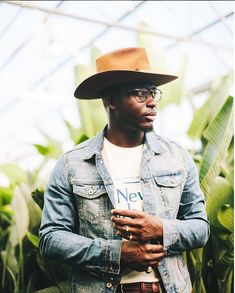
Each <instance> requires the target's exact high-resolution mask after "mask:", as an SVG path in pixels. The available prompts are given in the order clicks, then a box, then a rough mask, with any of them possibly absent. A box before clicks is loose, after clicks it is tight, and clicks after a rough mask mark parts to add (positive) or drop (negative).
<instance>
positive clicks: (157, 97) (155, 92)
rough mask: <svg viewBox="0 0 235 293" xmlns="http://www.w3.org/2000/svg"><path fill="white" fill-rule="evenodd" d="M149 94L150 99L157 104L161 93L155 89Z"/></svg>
mask: <svg viewBox="0 0 235 293" xmlns="http://www.w3.org/2000/svg"><path fill="white" fill-rule="evenodd" d="M151 93H152V97H153V98H154V100H155V101H156V102H159V101H160V100H161V97H162V92H161V91H160V90H159V89H157V88H154V89H151Z"/></svg>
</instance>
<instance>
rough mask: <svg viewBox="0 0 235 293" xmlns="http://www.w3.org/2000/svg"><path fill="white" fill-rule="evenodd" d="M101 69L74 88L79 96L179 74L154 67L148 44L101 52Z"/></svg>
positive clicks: (98, 64)
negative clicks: (164, 72)
mask: <svg viewBox="0 0 235 293" xmlns="http://www.w3.org/2000/svg"><path fill="white" fill-rule="evenodd" d="M96 69H97V73H96V74H94V75H92V76H90V77H88V78H87V79H85V80H84V81H83V82H81V83H80V84H79V85H78V87H77V88H76V90H75V92H74V96H75V97H76V98H78V99H85V100H91V99H98V98H100V96H99V93H100V92H101V91H103V90H104V89H106V88H109V87H112V86H117V85H120V84H125V83H133V82H149V83H153V84H155V85H156V86H160V85H163V84H165V83H168V82H170V81H173V80H174V79H176V78H177V76H174V75H166V74H159V73H155V72H152V71H151V67H150V63H149V60H148V56H147V54H146V51H145V49H144V48H122V49H118V50H115V51H112V52H109V53H107V54H104V55H102V56H100V57H99V58H98V59H97V60H96Z"/></svg>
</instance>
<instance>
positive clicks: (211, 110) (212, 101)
mask: <svg viewBox="0 0 235 293" xmlns="http://www.w3.org/2000/svg"><path fill="white" fill-rule="evenodd" d="M232 83H233V71H231V72H229V73H228V74H227V75H226V76H225V77H223V78H222V79H221V80H220V81H217V84H216V86H214V88H213V89H212V93H211V96H210V97H209V99H207V101H206V102H205V104H204V105H203V106H202V107H200V108H199V109H198V110H197V111H196V113H195V114H194V117H193V120H192V122H191V125H190V127H189V129H188V132H187V133H188V135H189V136H190V137H191V138H193V139H197V138H201V136H202V133H203V131H204V130H205V128H206V127H207V126H208V125H209V124H210V122H211V121H212V120H213V119H214V117H215V116H216V114H217V111H218V109H220V108H221V106H222V105H223V103H224V101H225V100H226V98H227V96H228V93H229V90H230V88H231V86H232Z"/></svg>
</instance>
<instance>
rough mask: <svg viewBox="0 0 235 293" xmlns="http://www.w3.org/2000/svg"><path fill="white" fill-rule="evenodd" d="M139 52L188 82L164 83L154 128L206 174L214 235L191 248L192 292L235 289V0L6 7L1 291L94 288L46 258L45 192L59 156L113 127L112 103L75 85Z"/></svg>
mask: <svg viewBox="0 0 235 293" xmlns="http://www.w3.org/2000/svg"><path fill="white" fill-rule="evenodd" d="M133 47H138V48H145V50H146V52H147V54H148V56H149V60H150V64H151V69H152V71H153V72H155V73H159V74H161V73H162V74H167V75H174V76H177V77H178V78H177V79H175V80H174V81H172V82H171V83H169V84H163V85H161V86H159V89H160V90H161V92H162V98H161V101H160V102H159V103H158V105H157V116H156V119H155V120H154V122H153V131H154V132H155V133H156V134H157V135H159V136H161V137H164V138H166V139H169V140H170V141H173V142H175V143H176V144H177V145H180V146H182V147H183V148H184V149H186V150H187V152H188V153H189V154H190V156H191V157H192V159H193V161H194V164H195V166H196V167H197V170H198V178H199V179H198V180H199V183H200V189H201V190H202V192H203V196H204V202H205V211H206V214H207V218H208V223H209V225H210V236H209V239H208V240H207V242H206V243H205V244H204V245H203V246H202V247H195V248H194V249H189V250H184V251H183V253H182V256H183V258H184V262H185V263H186V264H187V268H188V272H189V276H190V279H191V284H192V291H191V292H194V293H229V292H233V289H234V200H233V198H234V197H233V194H234V129H233V127H234V117H233V113H234V112H233V111H234V110H233V91H234V83H233V82H234V79H233V78H234V77H233V68H234V2H233V1H1V2H0V48H1V49H0V56H1V58H0V84H1V87H0V113H1V115H0V121H1V127H0V137H1V143H0V224H1V225H0V247H1V256H0V272H1V279H0V292H3V293H31V292H37V293H54V292H58V293H60V292H88V291H82V290H83V289H77V291H75V289H73V290H72V291H71V288H70V285H69V284H70V283H69V280H70V279H71V276H72V274H73V272H72V265H71V262H68V263H66V262H65V263H64V262H58V261H57V260H56V259H50V258H49V259H47V258H46V257H45V256H44V255H42V253H41V251H40V248H39V241H40V237H39V236H40V235H39V229H40V225H41V219H42V209H43V207H44V192H45V190H46V187H47V184H48V182H49V178H50V176H51V174H52V171H53V170H54V167H55V166H56V163H57V161H58V160H59V158H61V157H62V156H63V154H65V153H67V152H69V151H70V150H71V149H73V148H74V147H76V146H77V145H79V144H80V143H83V142H84V141H86V140H88V139H90V138H93V137H94V136H95V135H97V133H99V132H100V131H102V129H103V128H104V127H105V125H106V124H107V123H108V120H107V119H108V118H107V113H106V111H105V108H104V106H103V103H102V101H101V99H94V100H79V99H76V98H75V97H74V91H75V89H76V88H77V86H78V85H79V84H81V83H82V82H83V81H84V80H86V79H87V78H89V77H90V76H92V75H94V74H96V70H97V69H96V59H97V58H98V57H100V56H102V55H104V54H106V53H108V52H113V51H114V50H118V49H121V48H133ZM150 92H151V91H148V93H149V95H150ZM166 189H167V188H166ZM169 189H171V188H168V189H167V192H168V190H169ZM160 190H162V189H161V188H160ZM169 192H171V191H169ZM130 240H131V239H130ZM169 257H170V256H169ZM165 258H168V256H166V257H165ZM97 266H99V265H97ZM82 269H83V267H82V265H81V270H82ZM86 270H88V271H89V268H86V267H85V268H84V271H86ZM159 270H160V268H159ZM82 272H83V270H82ZM102 274H103V273H102ZM102 276H103V275H102ZM96 278H97V277H96ZM102 278H103V277H102ZM84 282H85V281H84ZM108 284H111V283H107V288H106V291H102V290H103V289H100V292H107V293H108V292H110V293H111V292H115V289H112V288H113V286H112V284H111V285H110V288H109V286H108ZM84 286H85V285H84ZM111 287H112V288H111ZM74 288H75V287H74ZM84 288H85V287H84ZM79 290H80V291H79ZM84 290H85V289H84ZM174 290H175V291H174ZM174 290H173V291H170V290H169V292H180V293H187V292H189V291H184V289H177V288H175V289H174ZM180 290H181V291H180ZM185 290H186V289H185ZM96 291H97V290H96ZM92 292H94V291H92V290H91V291H90V293H92ZM117 292H119V291H117ZM124 292H125V291H124ZM127 292H129V291H127ZM139 292H142V291H139ZM146 292H147V291H146ZM153 292H155V291H153ZM158 292H160V291H158ZM166 292H168V290H166ZM88 293H89V292H88ZM97 293H98V291H97Z"/></svg>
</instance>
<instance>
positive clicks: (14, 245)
mask: <svg viewBox="0 0 235 293" xmlns="http://www.w3.org/2000/svg"><path fill="white" fill-rule="evenodd" d="M142 25H144V24H142ZM137 42H138V45H140V46H141V44H145V47H148V49H149V54H150V55H151V59H152V60H153V64H152V65H153V69H154V70H156V71H158V70H159V71H163V69H165V71H167V70H166V68H167V64H166V62H165V60H164V58H163V52H159V54H156V52H155V51H152V48H153V45H151V41H150V39H148V37H146V36H145V37H144V36H143V35H141V34H139V35H138V40H137ZM146 44H147V46H146ZM158 48H159V46H158ZM96 56H97V51H96V50H95V49H94V50H92V62H91V64H90V65H89V66H85V67H84V66H78V67H77V69H76V70H77V72H79V76H81V78H85V77H86V76H87V75H89V74H90V73H91V71H92V66H93V64H94V58H95V57H96ZM156 56H157V57H156ZM152 57H153V58H152ZM159 61H161V62H159ZM186 64H187V61H186V60H184V62H182V68H179V75H180V76H181V78H179V79H178V80H177V81H175V82H174V83H172V86H171V87H170V86H169V87H168V86H165V88H164V92H166V98H165V100H164V103H163V104H162V106H161V107H165V106H167V105H169V104H170V103H176V104H179V103H180V102H181V101H182V98H183V96H184V93H185V88H184V77H185V71H186ZM81 72H83V76H82V75H81ZM231 81H232V73H229V74H228V75H227V76H225V77H224V78H223V79H222V80H221V81H217V82H216V83H215V84H214V85H213V87H212V90H211V95H210V97H209V98H208V99H207V100H206V102H205V103H204V105H202V107H200V108H199V109H198V110H196V112H195V115H194V118H193V120H192V123H191V125H190V127H189V130H188V135H189V136H190V137H191V138H192V139H199V140H200V141H201V149H200V150H199V151H197V152H192V154H193V157H194V160H195V162H196V163H197V166H198V168H199V173H200V183H201V188H202V189H203V191H204V193H205V198H206V210H207V214H208V218H209V221H210V227H211V237H210V239H209V241H208V243H207V244H206V246H205V247H204V248H203V249H197V250H193V251H191V252H190V253H187V261H188V264H189V270H190V275H191V277H192V280H193V290H194V292H196V293H203V292H208V293H210V292H211V293H212V292H213V293H220V292H222V293H227V292H231V290H232V284H233V256H234V255H233V238H234V234H233V217H234V206H233V174H234V168H233V146H234V142H233V98H232V97H227V95H228V89H229V87H230V85H231ZM167 97H168V98H167ZM83 102H84V103H83ZM88 105H89V106H88ZM78 108H79V112H80V116H81V127H80V128H76V127H74V126H73V125H71V124H70V122H69V121H67V120H64V123H65V125H66V127H67V129H68V133H69V135H70V140H71V141H73V143H74V144H78V143H80V142H82V141H84V140H86V139H88V138H89V137H91V136H93V135H94V134H96V133H97V132H98V131H99V130H100V129H101V128H102V127H103V125H104V124H105V121H106V120H105V112H104V110H103V105H102V103H101V101H98V102H97V101H79V102H78ZM43 135H44V137H45V141H46V142H45V144H44V145H42V144H35V145H34V146H35V149H36V150H37V152H38V155H39V156H41V157H42V158H43V162H42V163H41V164H40V166H38V167H37V168H35V170H33V171H31V172H26V171H24V170H23V169H21V168H20V167H19V166H18V165H17V164H5V165H1V166H0V172H3V173H4V174H5V175H6V176H7V177H8V178H9V181H10V184H9V186H8V187H2V186H0V248H1V259H0V274H1V276H2V278H1V284H0V292H9V293H12V292H14V293H29V292H38V293H47V292H50V293H52V292H69V288H68V283H67V282H66V280H68V279H69V278H70V275H71V269H70V268H69V267H68V266H66V265H62V264H60V266H58V265H56V263H55V262H53V261H48V260H45V259H44V258H43V257H42V255H41V254H40V252H39V250H38V242H39V239H38V229H39V225H40V219H41V209H42V208H43V196H44V186H45V183H46V181H47V180H45V182H44V184H42V183H41V181H40V179H39V175H40V174H41V173H42V171H43V168H44V167H45V165H46V164H47V162H49V161H50V160H52V159H57V158H58V156H59V155H60V154H61V152H62V148H61V146H60V144H59V143H58V142H57V141H55V140H54V139H53V138H51V137H49V136H48V135H47V134H45V133H43ZM39 186H42V187H39ZM31 194H32V196H31Z"/></svg>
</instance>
